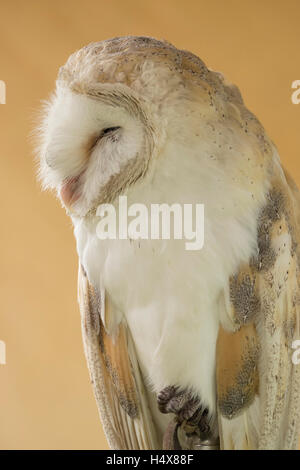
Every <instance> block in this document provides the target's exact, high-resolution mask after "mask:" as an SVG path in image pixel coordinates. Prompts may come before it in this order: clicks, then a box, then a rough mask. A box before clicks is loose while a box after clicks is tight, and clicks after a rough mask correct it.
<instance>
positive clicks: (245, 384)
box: [218, 347, 259, 419]
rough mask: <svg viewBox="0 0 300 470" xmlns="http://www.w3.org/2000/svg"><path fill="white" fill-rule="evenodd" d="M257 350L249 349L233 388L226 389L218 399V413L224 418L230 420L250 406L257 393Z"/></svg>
mask: <svg viewBox="0 0 300 470" xmlns="http://www.w3.org/2000/svg"><path fill="white" fill-rule="evenodd" d="M258 355H259V349H258V347H250V348H249V350H248V351H247V354H245V356H244V357H243V361H242V366H241V368H240V370H239V373H238V374H237V376H236V378H235V383H234V386H232V387H230V388H229V389H227V391H226V393H225V394H224V395H223V396H220V397H218V405H219V409H220V412H221V413H222V415H223V416H224V417H225V418H228V419H232V418H235V417H236V416H238V414H239V413H240V412H241V411H242V410H243V409H244V408H245V407H248V406H249V405H251V403H252V402H253V400H254V397H255V395H256V392H257V387H258V376H257V363H258Z"/></svg>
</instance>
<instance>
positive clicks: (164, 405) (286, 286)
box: [39, 37, 300, 450]
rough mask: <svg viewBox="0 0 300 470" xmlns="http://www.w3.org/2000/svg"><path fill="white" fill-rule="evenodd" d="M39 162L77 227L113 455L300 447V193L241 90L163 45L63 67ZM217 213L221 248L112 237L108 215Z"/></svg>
mask: <svg viewBox="0 0 300 470" xmlns="http://www.w3.org/2000/svg"><path fill="white" fill-rule="evenodd" d="M40 137H41V138H40V144H39V162H40V164H39V168H40V177H41V179H42V182H43V186H44V188H50V189H54V190H55V191H56V193H57V195H58V197H59V199H60V200H61V202H62V205H63V206H64V207H65V209H66V211H67V213H68V214H69V215H70V217H71V219H72V223H73V226H74V233H75V237H76V242H77V252H78V257H79V280H78V286H79V289H78V293H79V294H78V295H79V303H80V310H81V318H82V333H83V342H84V349H85V355H86V359H87V364H88V368H89V372H90V377H91V382H92V385H93V389H94V394H95V398H96V401H97V405H98V408H99V413H100V417H101V420H102V424H103V428H104V431H105V434H106V436H107V439H108V442H109V445H110V447H111V448H113V449H199V450H209V449H217V448H220V449H294V448H296V447H297V441H298V437H299V422H300V366H297V365H295V364H294V363H293V361H292V353H293V350H292V344H293V341H295V340H297V339H300V325H299V308H300V307H299V300H300V298H299V255H300V251H299V244H298V240H299V223H300V212H299V201H300V197H299V192H298V189H297V187H296V185H295V183H294V182H293V180H292V179H291V177H290V176H289V175H288V174H287V173H286V171H285V170H284V169H283V168H282V166H281V164H280V160H279V156H278V152H277V150H276V147H275V145H274V144H273V143H272V142H271V141H270V139H269V138H268V136H267V135H266V133H265V131H264V129H263V127H262V126H261V124H260V123H259V121H258V120H257V119H256V117H255V116H254V115H253V114H252V113H251V112H250V111H248V109H247V108H246V107H245V105H244V103H243V100H242V97H241V95H240V92H239V90H238V88H237V87H236V86H234V85H231V84H230V83H228V82H227V81H226V80H225V78H224V77H223V76H222V75H221V74H220V73H217V72H214V71H212V70H210V69H208V68H207V67H206V66H205V64H204V63H203V62H202V61H201V60H200V59H199V58H198V57H196V56H195V55H193V54H192V53H190V52H187V51H183V50H179V49H177V48H176V47H174V46H173V45H171V44H169V43H168V42H166V41H158V40H156V39H153V38H149V37H123V38H114V39H111V40H106V41H102V42H98V43H93V44H90V45H88V46H86V47H84V48H82V49H81V50H79V51H77V52H75V53H74V54H73V55H71V56H70V58H69V59H68V61H67V63H66V64H65V65H64V66H63V67H61V68H60V71H59V74H58V79H57V82H56V91H55V93H54V95H53V97H52V98H51V99H50V101H49V103H48V106H47V107H46V110H45V116H44V118H43V120H42V122H41V126H40ZM120 195H126V197H127V200H128V203H130V204H134V203H140V204H144V205H145V206H146V207H149V205H150V204H154V203H166V204H169V205H171V204H173V203H177V204H182V205H184V204H197V203H201V204H203V205H204V208H205V218H204V220H205V242H204V245H203V248H202V249H201V250H192V251H188V250H186V249H185V248H184V241H183V240H179V239H171V238H170V240H164V239H158V240H157V239H155V240H153V239H147V240H146V239H130V238H125V237H124V238H122V239H120V238H116V239H105V240H103V239H100V238H99V237H98V236H97V224H98V222H99V217H98V215H97V208H98V207H99V205H101V204H111V205H113V207H115V210H116V213H118V205H117V201H118V198H119V197H120Z"/></svg>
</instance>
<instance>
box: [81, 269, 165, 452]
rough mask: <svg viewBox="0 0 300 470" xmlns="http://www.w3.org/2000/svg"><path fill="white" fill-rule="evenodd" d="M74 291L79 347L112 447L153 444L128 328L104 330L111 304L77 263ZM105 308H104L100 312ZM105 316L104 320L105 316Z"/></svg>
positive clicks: (150, 419)
mask: <svg viewBox="0 0 300 470" xmlns="http://www.w3.org/2000/svg"><path fill="white" fill-rule="evenodd" d="M78 296H79V305H80V311H81V320H82V335H83V343H84V350H85V355H86V359H87V364H88V369H89V373H90V377H91V382H92V385H93V389H94V394H95V398H96V402H97V406H98V409H99V414H100V418H101V421H102V425H103V428H104V432H105V435H106V437H107V440H108V443H109V445H110V447H111V448H112V449H128V450H132V449H135V450H138V449H142V450H145V449H158V448H159V447H158V443H157V437H156V431H155V427H154V423H153V419H152V416H151V412H150V409H149V405H148V402H147V397H146V393H145V388H144V384H143V380H142V375H141V372H140V369H139V364H138V361H137V358H136V353H135V348H134V344H133V341H132V338H131V334H130V331H129V329H128V328H127V326H126V325H125V324H124V323H120V324H119V326H118V329H117V331H115V332H114V334H111V335H110V334H108V333H107V331H106V328H105V326H104V323H103V319H107V316H108V315H109V309H110V308H111V307H110V305H109V304H108V302H107V300H105V299H104V298H103V297H104V296H105V294H104V293H101V296H100V294H99V293H98V292H96V290H95V289H94V288H93V286H92V285H91V284H90V282H89V280H88V278H87V275H86V273H85V272H84V270H83V268H82V267H81V266H80V267H79V276H78ZM104 309H106V310H107V311H106V312H105V311H104ZM104 321H105V320H104Z"/></svg>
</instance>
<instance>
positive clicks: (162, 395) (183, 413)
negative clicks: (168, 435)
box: [157, 385, 201, 422]
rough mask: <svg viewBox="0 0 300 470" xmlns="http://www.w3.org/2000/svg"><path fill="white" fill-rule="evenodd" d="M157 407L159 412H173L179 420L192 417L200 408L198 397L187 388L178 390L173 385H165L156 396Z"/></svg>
mask: <svg viewBox="0 0 300 470" xmlns="http://www.w3.org/2000/svg"><path fill="white" fill-rule="evenodd" d="M157 404H158V409H159V411H160V412H161V413H164V414H165V413H174V414H175V415H176V416H177V418H178V420H179V422H182V421H184V420H188V419H190V418H192V416H193V415H194V414H195V412H196V411H197V410H198V409H199V408H201V404H200V400H199V398H197V397H195V396H193V394H192V393H191V392H190V391H188V390H180V389H179V388H178V387H175V386H173V385H171V386H168V387H165V388H164V389H163V390H161V392H159V394H158V396H157Z"/></svg>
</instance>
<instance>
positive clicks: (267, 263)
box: [253, 189, 284, 271]
mask: <svg viewBox="0 0 300 470" xmlns="http://www.w3.org/2000/svg"><path fill="white" fill-rule="evenodd" d="M283 213H284V196H283V194H282V193H281V192H280V191H279V190H277V189H272V190H271V191H270V193H269V194H268V202H267V204H266V206H265V207H264V208H263V209H262V211H261V213H260V216H259V221H258V234H257V238H258V250H259V253H258V257H257V259H256V260H253V264H254V266H255V267H256V268H257V269H258V270H259V271H266V270H268V269H270V268H272V266H273V265H274V263H275V261H276V253H275V251H274V249H273V248H272V246H271V229H272V226H273V224H274V223H275V222H276V221H278V220H279V219H280V217H281V216H282V214H283Z"/></svg>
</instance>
